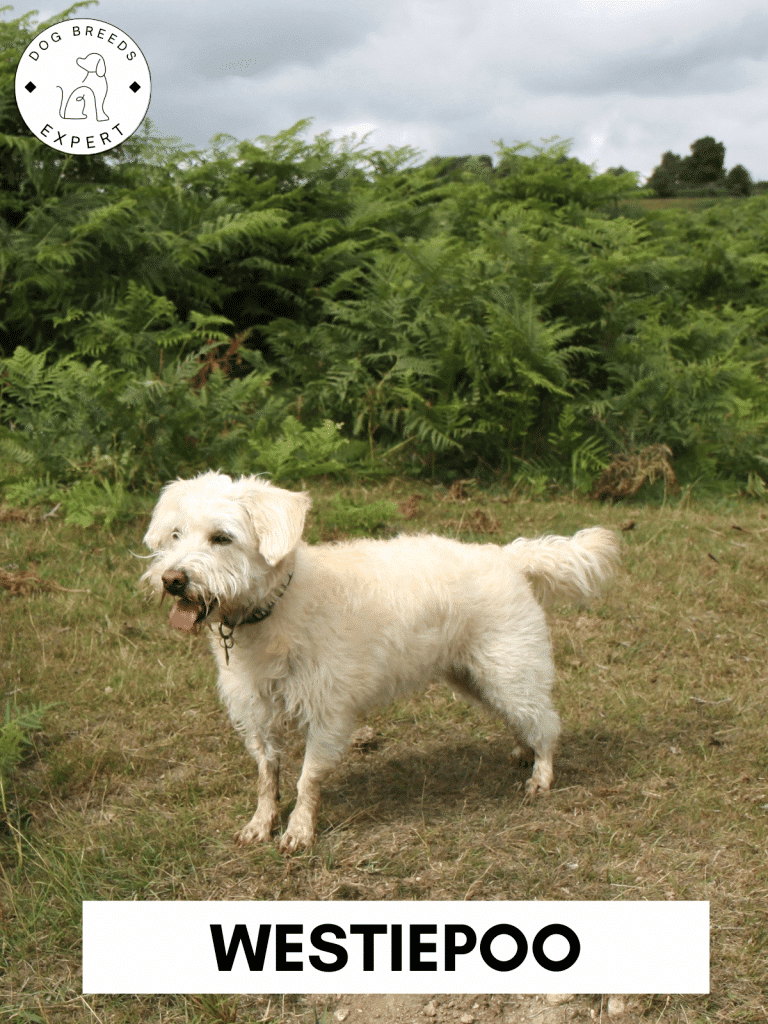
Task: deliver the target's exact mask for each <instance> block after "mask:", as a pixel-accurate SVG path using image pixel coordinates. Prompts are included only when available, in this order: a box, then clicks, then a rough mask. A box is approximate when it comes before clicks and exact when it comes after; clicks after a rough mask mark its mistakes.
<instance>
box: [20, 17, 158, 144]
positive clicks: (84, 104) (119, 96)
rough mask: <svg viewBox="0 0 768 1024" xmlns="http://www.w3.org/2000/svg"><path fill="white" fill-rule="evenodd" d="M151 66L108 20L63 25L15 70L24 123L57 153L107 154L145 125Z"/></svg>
mask: <svg viewBox="0 0 768 1024" xmlns="http://www.w3.org/2000/svg"><path fill="white" fill-rule="evenodd" d="M151 91H152V86H151V79H150V75H149V66H148V65H147V62H146V60H145V59H144V54H143V53H142V52H141V50H140V49H139V48H138V46H137V45H136V43H134V41H133V40H132V39H131V37H130V36H128V35H126V34H125V32H122V31H121V30H120V29H119V28H115V26H114V25H109V24H107V22H106V21H95V20H94V19H93V18H75V19H73V20H72V21H60V22H59V23H58V24H57V25H53V26H51V28H47V29H45V30H44V31H43V32H41V33H40V34H39V35H38V36H35V38H34V39H33V40H32V42H31V43H30V44H29V46H28V47H27V48H26V50H25V51H24V53H23V54H22V57H21V60H20V61H19V66H18V67H17V69H16V103H17V104H18V107H19V113H20V114H21V116H22V117H23V119H24V122H25V124H26V125H27V127H28V128H29V130H30V131H31V132H32V134H33V135H35V136H36V137H37V138H38V139H40V141H41V142H44V143H45V144H46V145H47V146H50V147H51V149H55V150H56V151H57V152H59V153H77V154H78V155H80V156H84V155H87V154H88V153H105V152H106V151H107V150H109V149H114V148H115V146H119V145H120V143H121V142H125V140H126V139H127V138H129V137H130V136H131V135H133V133H134V132H135V131H136V129H137V128H138V127H139V125H140V124H141V122H142V121H143V120H144V115H145V114H146V112H147V107H148V106H149V98H150V94H151Z"/></svg>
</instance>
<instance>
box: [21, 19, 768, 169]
mask: <svg viewBox="0 0 768 1024" xmlns="http://www.w3.org/2000/svg"><path fill="white" fill-rule="evenodd" d="M63 9H64V5H63V4H62V7H61V8H59V7H46V8H45V9H43V8H42V7H41V8H40V19H41V20H42V19H45V18H48V17H52V16H55V15H56V14H57V13H59V12H60V10H63ZM27 10H29V7H27V6H23V7H21V6H18V5H17V6H16V7H15V9H14V11H13V12H12V14H11V15H10V16H11V17H18V16H19V15H21V14H23V13H25V12H26V11H27ZM8 16H9V15H4V17H8ZM76 16H79V17H90V18H98V19H100V20H102V21H107V22H110V23H112V24H114V25H116V26H117V27H119V28H121V29H123V30H124V31H125V32H127V33H128V34H129V35H131V36H132V37H133V39H134V40H135V41H136V43H137V44H138V45H139V46H140V47H141V49H142V51H143V52H144V56H145V57H146V58H147V61H148V63H149V67H150V70H151V73H152V102H151V106H150V110H149V116H150V117H151V119H152V121H153V122H154V123H155V125H156V127H157V129H158V131H159V132H160V133H161V134H163V135H171V136H177V137H179V138H180V139H181V140H182V141H183V142H184V143H185V144H188V145H193V146H197V147H200V148H203V147H205V146H206V144H207V143H208V141H209V140H210V138H211V136H213V135H214V134H216V133H217V132H226V133H228V134H230V135H233V136H235V137H236V138H238V139H246V138H254V137H255V136H257V135H264V134H266V135H272V134H275V133H276V132H278V131H280V130H282V129H284V128H288V127H289V126H290V125H292V124H294V123H295V122H296V121H297V120H299V119H300V118H304V117H312V118H313V119H314V121H313V126H312V133H313V134H315V133H319V132H322V131H325V130H327V129H330V130H331V133H332V134H333V135H334V136H341V135H345V134H349V133H351V132H356V133H357V134H358V136H359V135H360V134H362V133H363V132H366V131H369V130H373V135H372V136H371V139H370V143H371V144H373V145H376V146H377V147H380V148H383V147H385V146H388V145H396V146H402V145H406V144H407V145H411V146H414V147H415V148H417V149H419V150H421V151H422V152H423V157H424V158H427V157H430V156H434V155H436V154H439V155H441V156H451V155H465V154H468V153H475V154H480V153H488V154H490V155H494V154H495V148H494V142H495V141H497V140H499V139H502V140H503V141H504V143H506V144H507V145H511V144H513V143H514V142H517V141H534V142H538V141H539V140H540V139H541V138H546V137H549V136H553V135H558V136H560V137H561V138H567V139H572V140H573V145H572V149H571V152H572V154H573V155H574V156H577V157H579V158H580V159H582V160H585V161H586V162H587V163H595V164H596V165H597V167H598V169H599V170H605V169H606V168H607V167H612V166H618V165H623V166H624V167H627V168H629V169H630V170H637V171H640V172H641V173H642V174H643V175H647V174H649V173H650V172H651V170H652V169H653V167H654V166H655V165H656V164H658V162H659V158H660V156H661V154H662V152H664V151H665V150H668V149H671V150H673V151H674V152H676V153H680V154H681V155H684V154H686V153H688V152H689V147H690V144H691V143H692V142H693V141H694V140H695V139H697V138H700V137H701V136H702V135H713V136H714V137H715V138H716V139H717V141H718V142H723V143H725V146H726V166H727V167H728V168H730V167H733V166H734V165H735V164H737V163H741V164H743V165H744V166H745V167H746V168H747V170H748V171H749V172H750V173H751V175H752V177H753V178H754V179H755V180H768V8H766V5H765V3H764V0H763V2H755V0H728V2H727V3H726V2H725V0H378V2H371V0H327V2H323V3H315V2H310V0H277V2H275V0H270V2H268V3H267V2H265V0H250V2H248V0H221V2H218V3H216V2H213V0H183V2H182V0H102V2H101V3H99V4H98V5H94V6H92V7H88V8H84V9H83V10H81V12H79V14H77V15H76Z"/></svg>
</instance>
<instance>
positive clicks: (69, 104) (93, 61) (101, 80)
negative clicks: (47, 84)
mask: <svg viewBox="0 0 768 1024" xmlns="http://www.w3.org/2000/svg"><path fill="white" fill-rule="evenodd" d="M75 63H76V64H77V67H78V70H77V72H74V71H73V73H72V76H71V78H70V82H71V83H72V88H70V89H69V91H68V92H67V91H66V87H65V86H61V85H57V86H56V88H57V89H58V90H59V92H60V93H61V104H60V105H59V117H63V118H66V119H67V120H68V121H70V120H71V121H85V120H87V119H88V117H89V115H91V113H95V114H96V120H97V121H108V120H109V115H108V114H107V113H106V112H105V110H104V100H105V99H106V96H107V65H106V64H105V62H104V58H103V57H102V56H101V54H98V53H89V54H88V56H87V57H78V58H77V60H76V61H75ZM83 72H84V73H85V74H84V75H83ZM73 79H74V81H72V80H73ZM86 104H88V105H89V108H90V109H89V110H88V113H86V109H85V108H86Z"/></svg>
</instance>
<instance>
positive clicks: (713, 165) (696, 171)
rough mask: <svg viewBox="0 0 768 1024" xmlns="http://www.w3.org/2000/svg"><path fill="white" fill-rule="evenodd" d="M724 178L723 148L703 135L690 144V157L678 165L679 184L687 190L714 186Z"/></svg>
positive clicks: (720, 143)
mask: <svg viewBox="0 0 768 1024" xmlns="http://www.w3.org/2000/svg"><path fill="white" fill-rule="evenodd" d="M724 176H725V146H724V145H723V143H722V142H715V140H714V139H713V138H712V136H711V135H705V136H704V138H702V139H697V140H696V141H695V142H694V143H692V144H691V155H690V156H687V157H685V158H684V159H683V161H682V163H681V165H680V172H679V179H680V182H681V183H683V184H685V185H688V186H689V188H699V187H701V186H702V185H714V184H717V183H720V182H722V180H723V178H724Z"/></svg>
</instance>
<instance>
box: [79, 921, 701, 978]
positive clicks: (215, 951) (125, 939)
mask: <svg viewBox="0 0 768 1024" xmlns="http://www.w3.org/2000/svg"><path fill="white" fill-rule="evenodd" d="M83 992H84V993H86V994H88V993H93V994H95V993H137V994H138V993H206V992H217V993H227V992H239V993H250V992H253V993H257V992H264V993H273V992H275V993H277V992H284V993H288V992H303V993H326V992H327V993H350V994H358V993H373V992H382V993H406V992H415V993H419V992H420V993H434V992H441V993H450V992H468V993H472V992H484V993H488V994H490V993H494V992H510V993H512V992H519V993H541V994H543V993H549V992H572V993H581V992H585V993H592V992H617V993H623V994H630V993H636V992H639V993H658V994H661V993H675V994H685V993H705V992H709V903H707V902H653V901H646V902H634V901H617V902H610V903H598V902H588V901H582V902H579V901H573V902H563V903H538V902H519V903H517V902H516V903H513V902H496V903H485V902H484V903H479V902H468V903H459V902H455V903H451V902H343V901H333V902H329V903H322V902H314V903H313V902H299V901H296V902H273V903H270V902H209V903H206V902H119V901H109V902H96V901H89V902H85V903H83Z"/></svg>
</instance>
